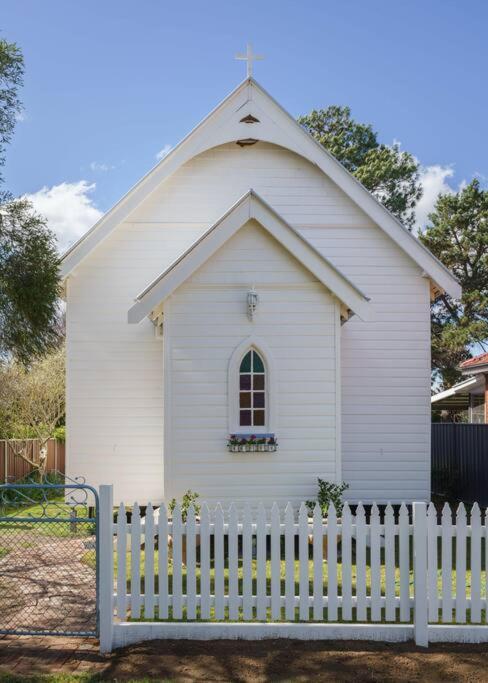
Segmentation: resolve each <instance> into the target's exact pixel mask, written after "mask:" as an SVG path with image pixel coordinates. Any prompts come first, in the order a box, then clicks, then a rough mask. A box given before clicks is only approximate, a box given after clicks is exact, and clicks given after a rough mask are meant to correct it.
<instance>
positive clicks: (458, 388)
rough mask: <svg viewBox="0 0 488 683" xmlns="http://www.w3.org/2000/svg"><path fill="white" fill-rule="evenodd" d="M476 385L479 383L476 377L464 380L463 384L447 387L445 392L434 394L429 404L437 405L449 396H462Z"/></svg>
mask: <svg viewBox="0 0 488 683" xmlns="http://www.w3.org/2000/svg"><path fill="white" fill-rule="evenodd" d="M478 384H479V382H478V381H477V378H476V377H470V378H469V379H465V380H464V381H463V382H459V384H454V386H452V387H449V389H446V390H445V391H440V392H439V393H438V394H434V395H433V396H431V398H430V402H431V403H437V402H438V401H442V400H443V399H445V398H449V397H450V396H455V395H456V394H462V393H463V392H464V391H465V390H466V389H472V388H474V387H475V386H476V385H478ZM468 393H469V392H468Z"/></svg>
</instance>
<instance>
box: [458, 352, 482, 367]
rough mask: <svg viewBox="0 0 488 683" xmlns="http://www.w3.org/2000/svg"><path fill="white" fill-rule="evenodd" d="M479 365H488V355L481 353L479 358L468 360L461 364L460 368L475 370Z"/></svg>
mask: <svg viewBox="0 0 488 683" xmlns="http://www.w3.org/2000/svg"><path fill="white" fill-rule="evenodd" d="M477 365H488V353H481V354H480V355H479V356H475V357H474V358H468V360H465V361H463V362H462V363H461V364H460V366H459V367H460V368H463V369H464V368H473V367H476V366H477Z"/></svg>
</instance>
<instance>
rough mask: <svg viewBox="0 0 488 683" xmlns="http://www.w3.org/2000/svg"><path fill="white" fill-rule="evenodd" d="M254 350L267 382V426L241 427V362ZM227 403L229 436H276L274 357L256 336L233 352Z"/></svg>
mask: <svg viewBox="0 0 488 683" xmlns="http://www.w3.org/2000/svg"><path fill="white" fill-rule="evenodd" d="M251 349H254V350H255V351H257V352H258V353H259V355H260V356H261V359H262V361H263V363H264V370H265V375H266V382H265V399H264V400H265V410H266V417H265V425H264V427H241V426H240V425H239V370H240V366H241V361H242V359H243V358H244V356H245V355H246V353H247V352H248V351H250V350H251ZM227 402H228V418H229V434H274V433H275V426H276V425H275V422H276V391H275V370H274V364H273V357H272V354H271V352H270V351H269V348H268V346H267V344H266V343H265V342H264V341H263V340H262V339H259V338H258V337H255V336H254V335H252V336H250V337H247V338H246V339H244V340H243V341H242V342H241V343H240V344H239V345H238V346H237V347H236V348H235V349H234V351H233V352H232V356H231V357H230V360H229V368H228V380H227Z"/></svg>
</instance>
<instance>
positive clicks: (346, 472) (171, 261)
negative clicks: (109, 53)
mask: <svg viewBox="0 0 488 683" xmlns="http://www.w3.org/2000/svg"><path fill="white" fill-rule="evenodd" d="M62 277H63V282H64V293H65V299H66V307H67V320H66V328H67V330H66V334H67V472H68V474H69V475H70V476H78V475H81V476H83V477H85V479H86V480H87V482H88V483H90V484H92V485H95V486H96V485H99V484H101V483H113V484H114V496H115V501H116V502H118V501H122V500H123V501H125V502H127V503H132V502H133V501H134V500H137V501H138V502H139V503H141V504H144V503H145V502H148V501H151V502H152V503H154V504H157V503H160V502H161V501H163V500H166V501H168V500H169V499H171V498H172V497H173V496H176V497H180V496H181V495H182V494H183V493H184V492H185V491H186V490H187V489H192V490H193V491H196V492H198V493H199V494H200V497H201V499H202V500H206V501H209V502H211V503H215V502H217V501H220V502H222V503H225V504H227V503H229V502H230V501H232V500H234V501H237V502H239V503H242V502H244V501H250V502H251V503H252V504H255V503H257V502H258V501H264V502H270V501H274V500H276V501H278V502H279V503H281V504H283V503H285V502H286V501H292V502H293V503H298V502H300V501H302V500H304V499H307V498H311V497H313V496H314V494H315V492H316V482H317V477H321V478H323V479H326V480H329V481H336V482H341V481H345V482H346V483H347V484H349V487H350V488H349V490H348V492H347V498H348V499H349V500H351V501H353V502H354V501H358V500H362V501H363V502H368V501H373V500H376V501H377V502H386V501H391V502H399V501H402V500H405V501H411V500H412V499H415V500H427V499H429V497H430V314H429V307H430V301H431V298H432V296H434V295H436V294H437V293H438V292H439V291H446V292H447V293H448V294H450V295H451V296H453V297H459V296H460V287H459V284H458V283H457V282H456V280H455V279H454V278H453V276H452V275H451V274H450V273H449V271H448V270H446V268H445V267H444V266H443V265H442V264H441V263H440V262H439V261H438V260H437V259H436V258H435V257H434V256H433V255H432V254H430V252H429V251H428V250H427V249H425V247H424V246H423V245H422V244H421V243H420V242H419V241H418V240H417V239H416V238H415V237H414V236H413V235H412V234H411V233H410V232H409V231H408V230H407V229H406V228H405V227H403V226H402V225H401V223H400V222H399V221H398V220H397V219H396V218H395V217H393V216H392V215H391V214H390V213H389V212H388V211H387V210H386V209H385V208H384V207H383V206H382V205H381V204H380V203H379V202H378V201H377V200H376V199H375V198H374V197H373V196H372V195H371V194H370V193H369V192H368V191H367V190H366V189H365V188H364V187H363V186H362V185H361V184H360V183H359V182H358V181H357V180H356V179H355V178H354V177H353V176H352V175H350V174H349V173H348V171H346V170H345V169H344V168H343V166H342V165H341V164H340V163H338V162H337V161H336V160H335V159H334V158H333V157H332V156H331V155H330V154H329V153H328V152H327V151H326V150H325V149H323V148H322V147H321V146H320V145H319V144H318V143H317V142H316V141H315V140H314V139H313V138H312V137H311V136H310V135H309V134H308V133H307V132H306V131H305V130H303V128H302V127H300V126H299V125H298V123H297V122H296V121H295V120H294V119H293V118H292V117H291V116H290V115H289V114H287V113H286V111H285V110H284V109H283V108H282V107H281V106H280V105H279V104H278V103H277V102H276V101H275V100H274V99H273V98H272V97H271V96H270V95H269V94H268V93H267V92H266V91H265V90H264V89H263V88H262V87H261V86H260V85H259V84H258V83H257V82H256V81H255V80H254V79H253V78H251V77H249V78H247V79H246V80H245V81H244V82H242V83H241V84H240V85H239V86H238V87H237V88H236V89H235V90H234V91H233V92H232V93H231V94H230V95H229V96H228V97H226V99H225V100H224V101H223V102H222V103H221V104H220V105H219V106H217V108H216V109H214V110H213V111H212V112H211V113H210V114H209V115H208V116H207V117H206V118H205V119H204V120H203V121H202V122H201V123H200V124H199V125H198V126H197V127H196V128H195V129H194V130H193V131H192V132H191V133H190V134H189V135H188V136H187V137H186V138H185V139H184V140H183V141H182V142H180V144H178V145H177V146H176V147H175V148H174V149H173V150H172V151H171V152H170V153H169V154H168V155H167V156H166V157H165V158H164V159H163V160H162V161H160V162H159V163H158V164H157V166H156V167H155V168H153V169H152V170H151V171H150V172H149V173H148V174H147V175H146V176H144V177H143V178H142V179H141V180H140V181H139V182H138V183H137V184H136V185H135V187H133V188H132V189H131V190H130V191H129V192H128V193H127V194H126V195H125V196H124V197H123V198H122V199H121V200H120V201H119V202H118V203H117V204H116V205H115V206H114V207H113V208H112V209H111V210H110V211H109V212H108V213H107V214H105V215H104V216H103V217H102V218H101V220H100V221H99V222H98V223H97V224H96V225H95V226H94V227H93V228H92V229H91V230H89V231H88V232H87V233H86V234H85V235H84V236H83V237H82V238H81V239H80V240H79V241H78V242H77V243H76V244H75V245H74V246H73V247H72V248H71V249H70V250H69V251H68V252H67V253H66V254H65V256H64V258H63V261H62ZM231 437H233V438H232V439H231ZM230 439H231V441H230V443H231V445H230V446H229V440H230Z"/></svg>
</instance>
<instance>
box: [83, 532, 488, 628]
mask: <svg viewBox="0 0 488 683" xmlns="http://www.w3.org/2000/svg"><path fill="white" fill-rule="evenodd" d="M439 541H440V539H439ZM453 545H454V548H453V557H454V558H455V540H454V541H453ZM483 550H484V549H483ZM482 556H483V557H484V556H485V554H484V552H483V554H482ZM439 557H440V552H439ZM366 560H367V567H366V593H367V595H370V594H371V566H370V553H369V549H368V551H367V557H366ZM87 561H89V562H93V561H94V560H93V557H90V558H88V554H87ZM352 561H353V566H352V572H351V573H352V594H353V595H355V594H356V585H357V569H356V565H355V557H354V553H353V557H352ZM154 562H155V568H154V574H155V579H154V584H155V594H156V595H157V594H158V592H159V585H158V573H159V568H158V557H157V552H155V553H154ZM114 563H115V576H117V571H118V567H117V557H116V553H114ZM144 565H145V552H144V549H142V548H141V557H140V563H139V571H140V577H141V593H144V591H145V587H144V584H145V576H144V572H145V566H144ZM412 566H413V563H412V558H411V557H410V571H409V593H410V597H413V570H412ZM126 568H127V570H126V577H127V593H130V590H131V557H130V552H128V553H127V557H126ZM256 571H257V564H256V560H252V576H253V579H252V593H253V595H256V589H257V585H256ZM313 571H314V562H313V560H312V559H311V558H310V559H309V560H308V593H309V595H313ZM322 572H323V583H322V585H323V594H324V595H326V594H327V586H328V578H329V577H328V564H327V562H325V561H324V562H323V563H322ZM299 575H300V562H299V561H298V560H295V562H294V584H295V595H299V592H300V591H299ZM385 578H386V577H385V566H384V557H383V550H382V551H381V572H380V589H381V595H382V596H384V595H385V588H386V580H385ZM200 579H201V577H200V566H199V565H197V567H196V584H197V594H200V587H201V580H200ZM186 583H187V568H186V566H185V565H183V567H182V593H183V595H185V594H186ZM437 586H438V591H439V595H441V589H442V573H441V568H440V566H439V568H438V571H437ZM455 586H456V570H455V567H454V566H453V569H452V573H451V590H452V595H454V594H455ZM214 587H215V567H214V564H213V561H212V558H211V562H210V593H211V594H213V592H214ZM224 587H225V594H226V595H228V590H229V570H228V567H227V561H225V566H224ZM337 587H338V595H341V594H342V563H341V562H340V560H339V562H338V563H337ZM242 588H243V566H242V559H241V558H240V559H239V563H238V590H239V594H242ZM172 589H173V561H172V558H171V557H170V560H169V563H168V592H169V593H170V594H171V593H172ZM481 589H482V598H486V571H485V568H484V566H483V570H482V576H481ZM470 590H471V569H470V567H469V552H468V568H467V570H466V593H467V595H468V596H469V594H470ZM280 593H281V595H284V594H285V562H284V561H283V560H282V561H281V563H280ZM266 594H267V595H268V596H269V595H270V594H271V562H270V560H269V559H268V560H267V562H266ZM395 595H396V596H399V595H400V569H399V567H398V566H396V567H395ZM142 615H143V612H142ZM197 615H198V610H197ZM171 616H172V615H171V610H170V620H171ZM353 617H354V610H353ZM141 618H142V617H141ZM154 618H155V619H157V610H156V612H155V617H154ZM269 618H270V615H269ZM282 618H283V619H284V610H283V611H282ZM484 618H485V617H484V613H483V614H482V621H484ZM183 619H186V613H185V610H183ZM324 619H327V611H326V609H324ZM296 620H298V609H297V610H296ZM338 620H339V621H341V614H340V610H339V619H338ZM368 620H369V610H368ZM397 620H399V616H398V619H397ZM468 621H469V611H468Z"/></svg>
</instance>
